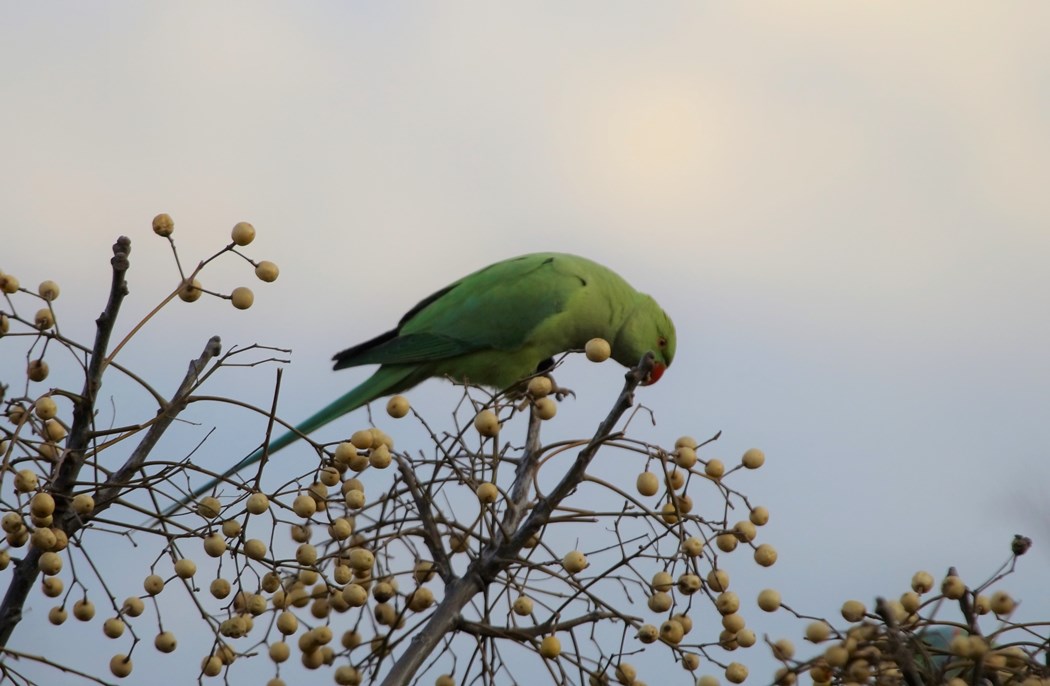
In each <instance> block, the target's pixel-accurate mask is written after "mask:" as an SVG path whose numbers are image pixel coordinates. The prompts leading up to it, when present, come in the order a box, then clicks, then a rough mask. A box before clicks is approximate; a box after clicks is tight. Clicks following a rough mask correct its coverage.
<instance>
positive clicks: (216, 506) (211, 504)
mask: <svg viewBox="0 0 1050 686" xmlns="http://www.w3.org/2000/svg"><path fill="white" fill-rule="evenodd" d="M221 511H222V503H220V502H219V499H218V498H216V497H214V496H210V495H209V496H205V497H203V498H201V499H200V502H199V503H197V514H199V515H200V516H201V517H204V518H205V519H215V518H216V517H218V516H219V513H220V512H221Z"/></svg>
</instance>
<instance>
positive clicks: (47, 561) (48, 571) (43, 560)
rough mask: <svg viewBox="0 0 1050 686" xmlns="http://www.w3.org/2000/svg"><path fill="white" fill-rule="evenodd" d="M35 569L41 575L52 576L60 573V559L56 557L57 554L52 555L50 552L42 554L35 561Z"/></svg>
mask: <svg viewBox="0 0 1050 686" xmlns="http://www.w3.org/2000/svg"><path fill="white" fill-rule="evenodd" d="M45 531H46V529H45ZM37 568H38V569H39V570H40V572H41V574H45V575H47V576H54V575H55V574H58V573H59V572H61V571H62V558H61V557H59V556H58V553H53V552H51V551H48V552H46V553H42V554H41V555H40V559H39V560H37Z"/></svg>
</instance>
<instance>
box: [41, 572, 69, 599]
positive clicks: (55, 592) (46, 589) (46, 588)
mask: <svg viewBox="0 0 1050 686" xmlns="http://www.w3.org/2000/svg"><path fill="white" fill-rule="evenodd" d="M64 588H65V584H63V583H62V580H61V579H59V578H58V577H57V576H49V577H45V578H44V580H43V581H41V582H40V590H41V591H43V593H44V595H46V596H47V597H48V598H57V597H58V596H60V595H62V590H63V589H64Z"/></svg>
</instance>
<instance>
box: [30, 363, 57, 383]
mask: <svg viewBox="0 0 1050 686" xmlns="http://www.w3.org/2000/svg"><path fill="white" fill-rule="evenodd" d="M50 372H51V369H50V367H48V366H47V362H44V361H43V360H33V361H31V362H30V363H29V366H28V367H26V376H27V377H29V380H30V381H43V380H44V379H46V378H47V375H48V374H49V373H50Z"/></svg>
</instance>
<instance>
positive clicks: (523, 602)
mask: <svg viewBox="0 0 1050 686" xmlns="http://www.w3.org/2000/svg"><path fill="white" fill-rule="evenodd" d="M513 610H514V614H516V615H519V616H522V617H527V616H528V615H531V614H532V598H529V597H528V596H524V595H523V596H518V598H517V599H516V600H515V601H514V605H513Z"/></svg>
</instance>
